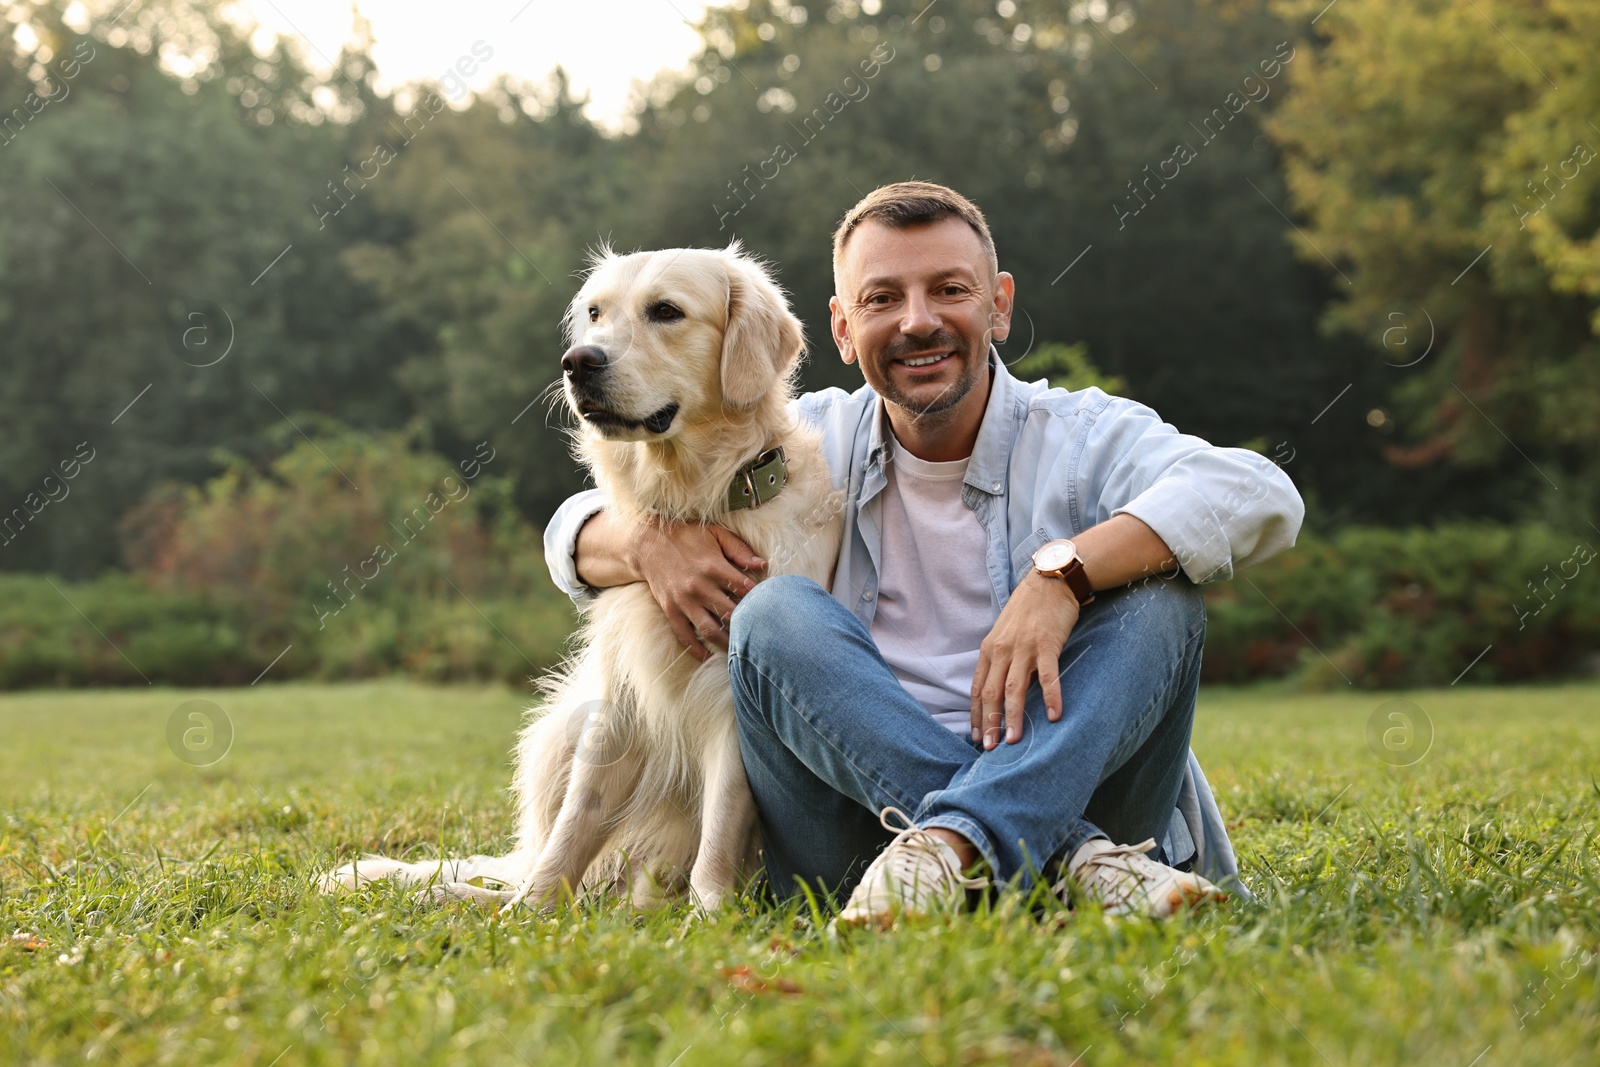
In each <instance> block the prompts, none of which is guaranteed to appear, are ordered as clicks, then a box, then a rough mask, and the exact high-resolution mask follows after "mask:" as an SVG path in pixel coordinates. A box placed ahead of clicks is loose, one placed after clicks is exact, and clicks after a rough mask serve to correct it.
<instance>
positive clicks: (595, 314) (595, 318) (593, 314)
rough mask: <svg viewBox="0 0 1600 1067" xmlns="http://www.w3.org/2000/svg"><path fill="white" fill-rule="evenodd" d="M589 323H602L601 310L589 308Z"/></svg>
mask: <svg viewBox="0 0 1600 1067" xmlns="http://www.w3.org/2000/svg"><path fill="white" fill-rule="evenodd" d="M589 321H590V322H599V321H600V309H599V308H597V307H594V306H592V305H591V306H590V308H589Z"/></svg>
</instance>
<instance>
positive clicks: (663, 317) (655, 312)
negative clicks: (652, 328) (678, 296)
mask: <svg viewBox="0 0 1600 1067" xmlns="http://www.w3.org/2000/svg"><path fill="white" fill-rule="evenodd" d="M644 314H645V318H647V319H649V320H650V321H651V322H677V321H678V320H679V319H681V318H683V309H682V308H679V307H676V306H675V305H672V304H669V303H667V302H666V301H665V300H657V301H656V302H655V303H654V304H651V305H650V306H649V307H647V308H645V309H644Z"/></svg>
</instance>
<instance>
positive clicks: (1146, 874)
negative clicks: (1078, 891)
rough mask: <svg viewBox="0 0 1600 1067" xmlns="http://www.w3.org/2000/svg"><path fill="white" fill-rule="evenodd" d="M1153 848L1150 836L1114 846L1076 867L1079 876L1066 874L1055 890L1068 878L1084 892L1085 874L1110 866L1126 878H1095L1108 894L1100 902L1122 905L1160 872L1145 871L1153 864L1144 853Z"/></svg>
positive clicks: (1152, 840)
mask: <svg viewBox="0 0 1600 1067" xmlns="http://www.w3.org/2000/svg"><path fill="white" fill-rule="evenodd" d="M1155 847H1156V842H1155V838H1153V837H1152V838H1146V839H1145V840H1143V841H1141V842H1139V843H1138V844H1137V845H1113V846H1111V847H1110V848H1108V849H1106V850H1105V851H1103V852H1100V853H1097V854H1095V855H1094V856H1091V857H1090V858H1089V859H1088V860H1087V861H1086V862H1085V863H1084V865H1083V867H1081V868H1079V874H1078V875H1076V876H1075V875H1071V874H1069V875H1067V877H1066V878H1064V879H1062V881H1061V882H1060V883H1057V887H1058V891H1059V890H1060V889H1064V888H1065V883H1066V881H1067V880H1068V879H1074V878H1075V879H1076V881H1077V882H1078V884H1079V885H1080V886H1083V888H1084V889H1085V890H1087V889H1088V888H1089V886H1088V885H1087V884H1086V883H1087V881H1088V879H1087V878H1085V877H1083V875H1084V874H1085V873H1087V870H1088V868H1091V867H1109V868H1110V869H1112V870H1114V871H1121V872H1122V873H1123V874H1124V875H1126V877H1123V878H1107V877H1101V878H1099V879H1097V881H1098V882H1099V883H1100V884H1101V885H1103V886H1105V887H1106V890H1107V891H1108V895H1107V896H1106V897H1104V898H1102V899H1101V901H1100V903H1101V904H1104V905H1108V906H1111V905H1117V904H1122V903H1124V902H1126V901H1127V899H1128V898H1129V897H1131V896H1133V894H1134V893H1135V892H1136V891H1137V890H1139V889H1140V888H1142V887H1143V886H1144V884H1145V882H1147V881H1149V880H1150V877H1151V875H1153V874H1158V873H1159V872H1157V871H1154V870H1147V869H1146V868H1154V867H1155V861H1154V860H1152V859H1150V858H1149V857H1148V856H1146V855H1145V853H1147V852H1153V851H1154V850H1155Z"/></svg>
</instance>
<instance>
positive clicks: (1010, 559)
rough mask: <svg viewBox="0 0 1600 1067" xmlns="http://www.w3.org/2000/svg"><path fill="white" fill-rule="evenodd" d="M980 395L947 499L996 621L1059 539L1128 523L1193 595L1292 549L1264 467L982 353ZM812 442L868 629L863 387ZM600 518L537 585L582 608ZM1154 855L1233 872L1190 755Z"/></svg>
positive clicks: (870, 560) (872, 559) (867, 416)
mask: <svg viewBox="0 0 1600 1067" xmlns="http://www.w3.org/2000/svg"><path fill="white" fill-rule="evenodd" d="M989 365H990V368H991V371H992V373H993V385H992V386H991V388H990V390H989V399H988V404H987V406H986V407H985V409H984V415H983V423H982V425H981V426H980V427H979V430H978V438H977V442H976V443H975V444H974V446H973V450H972V459H971V461H970V462H969V463H968V465H967V473H966V477H965V478H964V480H963V486H962V502H963V503H964V504H965V505H966V506H967V507H968V508H970V509H971V510H972V511H973V512H974V514H976V516H977V518H978V521H979V522H980V523H981V524H982V525H983V528H984V530H985V532H986V534H987V537H988V552H987V557H986V559H985V566H986V568H987V571H988V574H989V580H990V582H991V584H992V585H993V587H994V593H995V602H996V603H997V604H998V605H999V606H1000V607H1002V608H1003V607H1004V606H1005V604H1006V601H1007V600H1009V599H1010V596H1011V591H1012V590H1013V589H1014V588H1016V586H1017V583H1018V582H1020V581H1021V580H1022V579H1023V577H1025V576H1026V574H1027V571H1028V569H1029V567H1031V565H1032V559H1033V553H1034V551H1035V550H1036V549H1037V548H1038V547H1039V546H1040V545H1042V544H1044V543H1045V542H1046V541H1049V540H1053V539H1055V538H1059V537H1074V536H1076V535H1077V534H1079V533H1081V532H1082V531H1084V530H1086V529H1088V528H1089V527H1091V526H1094V525H1096V524H1098V523H1101V522H1104V521H1106V520H1107V519H1109V518H1111V517H1112V516H1114V515H1122V514H1128V515H1132V516H1134V517H1135V518H1137V519H1140V520H1142V521H1143V522H1144V523H1145V524H1146V525H1147V526H1149V527H1150V528H1151V529H1152V530H1154V531H1155V532H1156V534H1158V535H1159V536H1160V537H1161V539H1162V540H1163V541H1165V542H1166V544H1167V546H1168V547H1169V548H1171V549H1172V552H1173V555H1174V556H1176V558H1177V560H1178V564H1179V566H1181V567H1182V568H1183V571H1184V573H1185V574H1186V575H1188V577H1189V578H1191V579H1192V580H1194V581H1195V582H1206V581H1213V580H1216V579H1221V578H1229V577H1232V575H1233V572H1234V569H1235V568H1238V567H1246V566H1249V565H1250V564H1252V563H1256V562H1259V561H1261V560H1263V559H1266V558H1267V557H1269V556H1272V555H1274V554H1275V553H1277V552H1280V551H1282V550H1283V549H1285V548H1288V547H1289V546H1291V545H1293V544H1294V539H1295V535H1296V534H1297V533H1298V532H1299V529H1300V522H1301V519H1302V518H1303V517H1304V514H1305V506H1304V504H1303V503H1302V502H1301V500H1300V494H1299V493H1298V492H1297V491H1296V490H1295V487H1294V483H1293V482H1291V481H1290V480H1289V478H1288V476H1287V475H1285V474H1284V473H1283V471H1282V470H1281V469H1279V467H1278V466H1277V464H1275V463H1273V462H1272V461H1271V460H1268V459H1267V458H1265V457H1264V456H1260V455H1257V454H1256V453H1254V452H1251V451H1248V450H1246V449H1242V448H1217V447H1214V446H1213V445H1211V444H1209V443H1207V442H1206V441H1203V440H1201V439H1200V438H1198V437H1192V436H1189V435H1187V434H1181V433H1179V432H1178V431H1177V430H1176V429H1174V428H1173V427H1172V426H1169V425H1168V424H1166V423H1165V422H1162V421H1161V418H1160V416H1158V415H1157V414H1156V413H1155V412H1154V411H1152V410H1151V409H1150V408H1148V407H1146V406H1144V405H1143V404H1139V403H1135V402H1134V401H1132V400H1126V399H1123V398H1121V397H1115V396H1110V395H1109V394H1107V393H1105V392H1103V391H1101V390H1100V389H1095V388H1089V389H1081V390H1076V391H1068V390H1065V389H1053V388H1051V387H1050V386H1049V385H1048V384H1046V383H1045V382H1043V381H1038V382H1031V383H1027V382H1022V381H1019V380H1018V379H1017V378H1015V377H1013V376H1012V375H1011V373H1010V372H1009V371H1008V370H1007V369H1006V367H1005V364H1004V363H1003V362H1002V361H1001V360H1000V358H999V356H998V354H997V353H996V352H995V351H994V350H993V349H992V348H991V349H990V364H989ZM795 404H796V407H795V411H796V414H797V415H798V416H799V417H800V418H803V419H805V420H806V421H807V422H809V423H811V424H812V425H814V426H815V427H816V428H817V429H818V430H819V431H820V432H821V434H822V448H823V454H824V456H825V457H826V459H827V463H828V469H829V470H830V471H831V472H832V474H833V484H834V488H836V489H842V490H844V491H845V499H846V504H845V509H844V512H843V520H844V539H843V542H842V545H841V550H840V554H839V565H838V569H837V570H836V572H835V574H834V582H833V589H832V590H831V592H832V593H833V596H834V598H835V599H837V600H838V601H839V602H840V603H842V604H844V605H845V606H846V607H847V608H849V609H850V611H851V612H852V613H853V614H854V615H855V616H856V618H858V619H860V620H861V622H862V624H863V625H864V626H866V627H868V628H869V629H870V628H871V626H872V619H873V614H874V610H875V608H876V600H877V594H878V575H879V573H880V570H881V567H880V562H881V561H880V556H879V552H880V548H881V543H882V535H881V529H880V527H879V523H878V511H879V507H878V504H879V501H878V496H879V494H880V493H881V492H882V491H883V489H884V486H885V485H886V483H887V477H886V473H885V470H884V463H885V457H886V449H887V439H886V437H885V432H886V430H885V417H884V405H883V400H882V398H880V397H879V396H878V395H877V394H876V393H875V392H873V390H872V389H871V388H870V387H866V386H863V387H862V388H860V389H858V390H856V391H855V392H853V393H846V392H845V391H844V390H842V389H824V390H822V391H821V392H816V393H808V394H806V395H805V396H802V397H800V398H799V399H798V400H797V401H796V402H795ZM602 506H604V497H603V495H602V494H601V493H600V492H599V491H598V490H589V491H587V492H583V493H579V494H577V495H576V496H573V497H572V498H570V499H569V500H567V501H566V502H565V503H564V504H563V505H562V506H561V508H560V509H559V510H558V511H557V512H556V514H555V515H554V516H553V517H552V518H551V520H550V524H549V526H548V527H546V529H545V558H546V561H547V562H548V564H549V567H550V575H551V577H552V578H553V579H554V580H555V583H556V585H558V586H560V587H561V588H562V589H563V590H565V591H566V593H567V594H568V595H569V596H571V597H572V598H573V600H574V601H575V602H576V603H578V604H579V605H580V606H582V605H583V604H584V603H585V602H586V601H587V600H588V599H589V597H590V596H592V595H593V592H594V591H593V590H591V589H589V588H588V587H586V586H585V585H584V584H583V583H582V582H580V581H579V580H578V575H577V568H576V566H575V564H574V563H573V553H574V550H575V547H576V544H577V538H578V531H579V530H580V529H581V528H582V526H583V524H584V523H585V522H587V521H588V519H589V518H590V517H591V516H592V515H594V513H595V512H596V511H599V510H600V508H601V507H602ZM1162 846H1163V848H1164V850H1165V852H1166V854H1167V856H1168V858H1169V859H1170V860H1171V861H1173V862H1182V861H1183V860H1184V859H1186V858H1189V857H1193V858H1194V868H1195V870H1196V871H1198V872H1200V873H1201V874H1203V875H1205V876H1206V877H1208V878H1211V879H1212V880H1213V881H1217V882H1219V883H1222V882H1230V883H1232V884H1233V886H1232V887H1233V888H1234V890H1235V891H1236V892H1240V893H1244V894H1246V895H1248V891H1247V890H1245V888H1244V886H1243V884H1242V883H1240V882H1239V880H1238V870H1239V868H1238V863H1237V861H1236V860H1235V858H1234V853H1233V846H1232V844H1231V843H1230V842H1229V840H1228V834H1227V829H1226V827H1225V826H1224V824H1223V821H1222V816H1221V814H1220V813H1219V812H1218V810H1217V805H1216V801H1215V799H1214V798H1213V796H1212V794H1211V788H1210V786H1209V785H1208V784H1207V782H1206V778H1205V775H1204V773H1203V772H1202V771H1201V769H1200V764H1199V761H1198V760H1196V759H1195V757H1194V754H1193V753H1192V752H1191V753H1190V755H1189V763H1188V768H1187V771H1186V773H1185V775H1184V781H1183V786H1182V787H1181V790H1180V792H1179V795H1178V804H1177V809H1176V811H1174V813H1173V819H1172V823H1171V826H1170V828H1169V830H1168V832H1167V834H1166V835H1165V837H1164V839H1163V841H1162Z"/></svg>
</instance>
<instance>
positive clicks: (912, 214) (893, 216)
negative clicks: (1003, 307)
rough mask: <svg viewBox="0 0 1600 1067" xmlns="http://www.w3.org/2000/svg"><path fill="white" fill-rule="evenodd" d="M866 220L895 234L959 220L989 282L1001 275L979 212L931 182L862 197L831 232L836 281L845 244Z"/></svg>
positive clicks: (904, 184)
mask: <svg viewBox="0 0 1600 1067" xmlns="http://www.w3.org/2000/svg"><path fill="white" fill-rule="evenodd" d="M869 219H871V220H876V221H878V222H881V223H883V224H884V225H885V226H890V227H893V228H894V229H897V230H898V229H903V228H905V227H907V226H921V225H924V224H926V223H930V222H942V221H944V220H945V219H960V220H961V221H962V222H965V223H966V224H967V225H968V226H971V227H972V230H973V232H974V233H976V234H977V235H978V240H979V241H980V242H981V243H982V244H983V252H984V255H985V256H986V257H988V260H989V277H990V279H992V278H993V277H994V276H995V275H996V274H998V273H999V272H1000V260H999V257H998V256H997V255H996V254H995V250H994V238H993V237H991V236H990V235H989V224H988V223H987V222H986V221H984V218H983V212H982V211H979V210H978V205H977V204H974V203H973V202H972V201H971V200H968V199H967V198H966V197H964V196H962V195H961V194H960V193H958V192H956V191H955V190H954V189H950V188H946V187H945V186H943V185H935V184H934V183H933V182H895V183H894V184H893V185H881V186H879V187H878V188H876V189H874V190H872V192H870V193H868V194H867V195H866V196H864V197H862V198H861V202H860V203H858V204H856V206H855V207H853V208H851V209H850V210H849V212H848V213H847V214H846V215H845V217H844V219H843V220H842V221H840V223H839V228H838V229H836V230H834V231H833V274H834V277H835V278H837V277H838V276H839V261H840V260H841V259H842V258H843V257H844V245H845V242H846V241H848V240H850V235H851V234H852V233H854V232H855V229H856V227H857V226H860V225H861V224H862V223H863V222H866V221H868V220H869Z"/></svg>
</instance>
